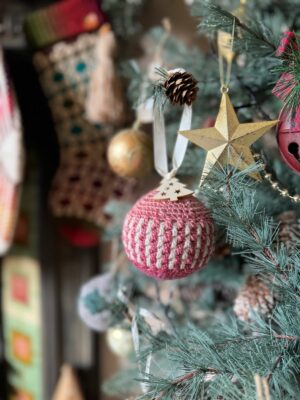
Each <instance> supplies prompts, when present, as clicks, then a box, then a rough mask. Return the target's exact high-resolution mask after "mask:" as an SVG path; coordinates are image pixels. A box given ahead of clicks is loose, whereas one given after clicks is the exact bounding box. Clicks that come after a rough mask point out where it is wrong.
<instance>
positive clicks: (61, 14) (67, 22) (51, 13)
mask: <svg viewBox="0 0 300 400" xmlns="http://www.w3.org/2000/svg"><path fill="white" fill-rule="evenodd" d="M104 22H106V16H105V15H104V13H103V12H102V11H101V10H100V8H99V5H98V2H97V0H64V1H61V2H59V3H57V4H54V5H51V6H49V7H46V8H43V9H41V10H37V11H35V12H33V13H31V14H30V15H29V16H28V17H27V18H26V20H25V25H24V29H25V33H26V36H27V39H28V42H29V43H30V44H31V46H32V47H34V48H36V49H39V48H43V47H47V46H50V45H52V44H54V43H56V42H59V41H61V40H65V39H71V38H73V37H75V36H77V35H79V34H81V33H83V32H90V31H93V30H96V29H98V28H99V27H100V26H101V25H102V24H103V23H104Z"/></svg>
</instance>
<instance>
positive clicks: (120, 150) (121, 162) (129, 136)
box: [108, 128, 153, 178]
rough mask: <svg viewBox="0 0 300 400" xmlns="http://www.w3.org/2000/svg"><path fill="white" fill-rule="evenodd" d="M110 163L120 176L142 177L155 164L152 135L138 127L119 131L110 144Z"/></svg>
mask: <svg viewBox="0 0 300 400" xmlns="http://www.w3.org/2000/svg"><path fill="white" fill-rule="evenodd" d="M108 163H109V165H110V167H111V169H112V170H113V171H114V172H115V173H116V174H117V175H119V176H122V177H126V178H141V177H143V176H145V175H147V174H149V173H150V172H151V170H152V166H153V156H152V142H151V139H150V137H149V136H148V135H147V134H146V133H144V132H143V131H140V130H138V129H134V128H132V129H125V130H123V131H121V132H119V133H117V134H116V135H115V136H114V137H113V138H112V139H111V141H110V143H109V145H108Z"/></svg>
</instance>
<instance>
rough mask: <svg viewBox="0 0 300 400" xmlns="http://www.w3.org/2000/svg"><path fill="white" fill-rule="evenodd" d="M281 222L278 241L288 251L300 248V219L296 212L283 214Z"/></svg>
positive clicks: (279, 217) (280, 216) (279, 218)
mask: <svg viewBox="0 0 300 400" xmlns="http://www.w3.org/2000/svg"><path fill="white" fill-rule="evenodd" d="M277 220H278V222H279V231H278V241H279V243H283V244H284V246H285V247H286V248H287V249H288V250H292V249H295V248H297V247H298V248H300V219H299V218H297V214H296V212H295V211H285V212H283V213H281V214H280V215H279V216H278V217H277Z"/></svg>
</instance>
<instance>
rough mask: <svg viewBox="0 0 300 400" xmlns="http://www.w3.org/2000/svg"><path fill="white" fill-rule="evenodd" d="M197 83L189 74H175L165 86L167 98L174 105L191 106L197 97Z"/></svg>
mask: <svg viewBox="0 0 300 400" xmlns="http://www.w3.org/2000/svg"><path fill="white" fill-rule="evenodd" d="M197 83H198V81H197V80H196V79H194V77H193V75H192V74H189V73H188V72H180V71H178V72H174V73H173V74H172V75H171V76H170V77H169V78H168V79H167V80H166V82H165V84H164V87H165V89H166V96H167V97H168V99H169V100H170V101H171V102H172V103H173V104H180V105H184V104H187V105H188V106H190V105H191V104H192V103H193V102H194V101H195V100H196V97H197V92H198V90H199V89H198V87H197Z"/></svg>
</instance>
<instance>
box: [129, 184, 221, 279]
mask: <svg viewBox="0 0 300 400" xmlns="http://www.w3.org/2000/svg"><path fill="white" fill-rule="evenodd" d="M156 193H157V190H154V191H152V192H150V193H148V194H146V195H145V196H144V197H142V198H141V199H140V200H139V201H137V203H136V204H135V205H134V206H133V208H132V209H131V210H130V211H129V213H128V214H127V216H126V218H125V222H124V226H123V244H124V248H125V252H126V254H127V256H128V258H129V260H130V261H131V262H132V263H133V265H134V266H135V267H136V268H138V269H139V270H140V271H142V272H144V273H145V274H146V275H149V276H152V277H154V278H157V279H178V278H183V277H185V276H188V275H190V274H192V273H193V272H196V271H197V270H199V269H200V268H202V267H203V266H204V265H205V264H206V263H207V261H208V259H209V257H210V255H211V254H212V252H213V249H214V226H213V222H212V219H211V217H210V215H209V212H208V210H207V209H206V208H205V207H204V205H203V204H202V203H201V202H200V201H198V200H197V199H196V198H195V197H193V196H186V197H184V198H181V199H179V200H178V201H174V202H172V201H170V200H160V201H157V200H155V199H154V196H155V194H156Z"/></svg>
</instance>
